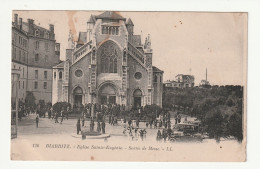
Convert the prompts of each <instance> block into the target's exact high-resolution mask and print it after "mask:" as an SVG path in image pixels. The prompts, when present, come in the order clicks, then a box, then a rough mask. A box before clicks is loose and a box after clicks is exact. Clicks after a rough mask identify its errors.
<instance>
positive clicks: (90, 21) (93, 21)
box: [87, 15, 95, 23]
mask: <svg viewBox="0 0 260 169" xmlns="http://www.w3.org/2000/svg"><path fill="white" fill-rule="evenodd" d="M87 23H95V19H94V16H93V15H91V16H90V17H89V19H88V21H87Z"/></svg>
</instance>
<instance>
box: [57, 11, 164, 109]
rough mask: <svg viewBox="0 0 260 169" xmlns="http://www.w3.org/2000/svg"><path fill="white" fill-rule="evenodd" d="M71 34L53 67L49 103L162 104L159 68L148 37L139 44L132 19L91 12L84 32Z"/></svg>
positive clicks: (129, 105)
mask: <svg viewBox="0 0 260 169" xmlns="http://www.w3.org/2000/svg"><path fill="white" fill-rule="evenodd" d="M73 39H74V38H73V35H72V34H71V33H70V35H69V39H68V49H67V50H66V60H65V61H64V62H62V63H60V64H58V65H56V66H54V67H53V91H52V93H53V97H52V103H53V104H54V103H56V102H60V101H66V102H70V103H71V104H72V105H79V104H83V105H84V104H86V103H100V104H108V103H115V104H121V105H122V104H123V105H126V107H131V106H144V105H147V104H148V105H149V104H157V105H160V106H161V105H162V103H161V102H162V101H161V100H162V77H163V71H161V70H159V69H158V68H156V67H154V66H153V65H152V57H153V51H152V49H151V39H150V36H149V35H148V37H147V38H146V41H145V43H144V44H142V42H141V36H140V35H135V34H134V24H133V22H132V21H131V19H130V18H129V19H128V20H127V21H126V18H124V17H122V16H121V15H119V14H117V13H115V12H104V13H102V14H100V15H97V16H93V15H91V17H90V18H89V20H88V21H87V28H86V31H84V32H80V33H79V36H78V40H77V41H76V42H74V41H73ZM154 77H157V79H158V80H157V81H156V82H154V81H153V79H155V78H154Z"/></svg>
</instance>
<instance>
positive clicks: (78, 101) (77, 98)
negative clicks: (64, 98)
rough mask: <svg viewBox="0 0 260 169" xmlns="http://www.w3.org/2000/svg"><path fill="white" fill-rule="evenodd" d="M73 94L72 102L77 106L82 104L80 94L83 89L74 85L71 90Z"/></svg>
mask: <svg viewBox="0 0 260 169" xmlns="http://www.w3.org/2000/svg"><path fill="white" fill-rule="evenodd" d="M73 94H74V104H75V105H77V106H79V105H81V104H82V96H83V90H82V88H81V87H76V88H75V89H74V91H73Z"/></svg>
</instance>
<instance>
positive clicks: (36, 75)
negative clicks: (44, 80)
mask: <svg viewBox="0 0 260 169" xmlns="http://www.w3.org/2000/svg"><path fill="white" fill-rule="evenodd" d="M34 73H35V79H38V70H35V71H34Z"/></svg>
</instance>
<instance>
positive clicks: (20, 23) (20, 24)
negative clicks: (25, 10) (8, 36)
mask: <svg viewBox="0 0 260 169" xmlns="http://www.w3.org/2000/svg"><path fill="white" fill-rule="evenodd" d="M19 26H20V29H21V30H22V29H23V18H19Z"/></svg>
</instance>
